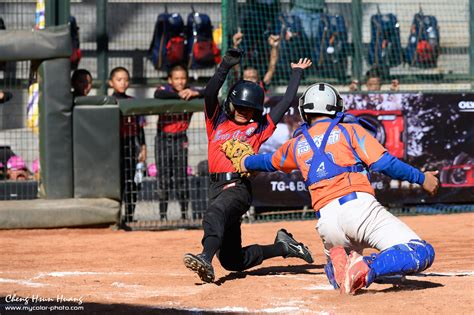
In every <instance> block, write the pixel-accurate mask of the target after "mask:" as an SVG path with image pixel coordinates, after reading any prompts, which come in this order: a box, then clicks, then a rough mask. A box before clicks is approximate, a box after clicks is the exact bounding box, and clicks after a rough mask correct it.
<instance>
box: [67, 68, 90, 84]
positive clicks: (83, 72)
mask: <svg viewBox="0 0 474 315" xmlns="http://www.w3.org/2000/svg"><path fill="white" fill-rule="evenodd" d="M86 75H88V76H90V77H91V78H92V74H91V73H90V72H89V71H88V70H86V69H77V70H75V71H74V72H73V73H72V77H71V82H76V81H77V80H78V79H79V78H80V77H82V76H86Z"/></svg>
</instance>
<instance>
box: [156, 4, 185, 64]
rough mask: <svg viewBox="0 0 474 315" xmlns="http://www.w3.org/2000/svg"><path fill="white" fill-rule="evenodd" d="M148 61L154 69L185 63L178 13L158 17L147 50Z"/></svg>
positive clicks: (180, 19) (180, 22)
mask: <svg viewBox="0 0 474 315" xmlns="http://www.w3.org/2000/svg"><path fill="white" fill-rule="evenodd" d="M149 56H150V60H151V62H152V63H153V65H154V66H155V69H160V70H166V69H168V68H169V67H171V66H173V65H176V64H182V63H185V61H186V60H185V59H186V53H185V39H184V22H183V18H182V17H181V15H179V14H178V13H172V14H169V13H167V12H165V13H161V14H160V15H158V18H157V20H156V23H155V30H154V31H153V39H152V41H151V44H150V49H149Z"/></svg>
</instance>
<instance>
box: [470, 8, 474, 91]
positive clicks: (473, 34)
mask: <svg viewBox="0 0 474 315" xmlns="http://www.w3.org/2000/svg"><path fill="white" fill-rule="evenodd" d="M469 74H470V81H471V89H473V88H474V1H473V0H470V1H469Z"/></svg>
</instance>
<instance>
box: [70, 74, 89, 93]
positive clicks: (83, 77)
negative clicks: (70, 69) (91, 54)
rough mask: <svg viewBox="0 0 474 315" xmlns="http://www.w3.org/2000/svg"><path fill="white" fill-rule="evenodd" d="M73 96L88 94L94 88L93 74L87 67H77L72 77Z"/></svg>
mask: <svg viewBox="0 0 474 315" xmlns="http://www.w3.org/2000/svg"><path fill="white" fill-rule="evenodd" d="M71 85H72V96H73V97H74V98H76V97H78V96H87V95H89V92H90V91H91V89H92V75H91V73H90V72H89V71H87V70H86V69H77V70H76V71H74V73H73V74H72V77H71Z"/></svg>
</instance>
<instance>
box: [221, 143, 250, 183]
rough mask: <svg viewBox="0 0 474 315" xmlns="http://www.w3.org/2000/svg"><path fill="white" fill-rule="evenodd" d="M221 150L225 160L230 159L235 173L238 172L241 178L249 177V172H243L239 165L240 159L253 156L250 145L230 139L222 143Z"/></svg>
mask: <svg viewBox="0 0 474 315" xmlns="http://www.w3.org/2000/svg"><path fill="white" fill-rule="evenodd" d="M221 149H222V151H223V152H224V153H225V155H226V156H227V158H228V159H230V161H231V162H232V165H233V166H234V167H235V169H236V170H237V172H239V173H240V174H241V175H242V176H250V172H247V171H243V169H242V165H241V163H242V159H243V158H244V157H246V156H249V155H254V154H255V152H254V151H253V148H252V146H251V145H250V144H248V143H247V142H242V141H239V140H235V139H231V140H227V141H226V142H224V143H223V144H222V147H221Z"/></svg>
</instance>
